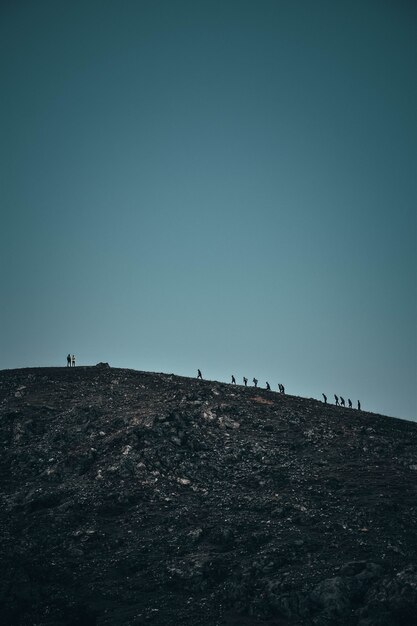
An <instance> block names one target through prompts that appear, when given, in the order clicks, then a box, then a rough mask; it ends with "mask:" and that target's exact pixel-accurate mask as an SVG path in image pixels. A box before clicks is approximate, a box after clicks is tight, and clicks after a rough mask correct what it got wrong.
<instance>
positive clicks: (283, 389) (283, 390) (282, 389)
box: [281, 385, 285, 393]
mask: <svg viewBox="0 0 417 626" xmlns="http://www.w3.org/2000/svg"><path fill="white" fill-rule="evenodd" d="M281 393H285V387H284V385H281Z"/></svg>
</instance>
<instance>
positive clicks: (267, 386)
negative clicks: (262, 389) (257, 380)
mask: <svg viewBox="0 0 417 626" xmlns="http://www.w3.org/2000/svg"><path fill="white" fill-rule="evenodd" d="M266 388H267V390H268V391H271V387H270V386H269V383H268V382H267V383H266Z"/></svg>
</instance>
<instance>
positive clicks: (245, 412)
mask: <svg viewBox="0 0 417 626" xmlns="http://www.w3.org/2000/svg"><path fill="white" fill-rule="evenodd" d="M0 445H1V459H0V473H1V474H0V476H1V494H0V495H1V507H0V520H1V521H0V523H1V535H0V554H1V569H0V580H1V584H0V601H1V608H0V621H1V623H2V624H5V625H10V626H12V625H21V626H23V625H27V626H35V625H36V626H52V625H54V626H58V625H68V626H69V625H74V626H77V625H78V626H81V625H82V626H92V625H97V626H128V625H142V624H151V625H161V626H162V625H164V626H165V625H166V626H168V625H169V626H172V625H173V624H174V625H175V624H178V625H184V626H200V625H201V626H203V625H204V626H215V625H218V626H232V625H234V626H238V625H239V626H244V625H247V626H249V625H250V626H261V625H263V626H278V625H279V626H285V625H293V624H294V625H295V624H306V625H313V624H315V625H332V624H340V625H344V626H348V625H360V626H383V625H385V626H396V625H401V624H404V625H407V626H410V624H414V623H416V621H415V620H416V617H415V616H416V614H417V568H416V566H415V564H416V556H417V524H416V521H417V498H416V495H417V494H416V491H417V489H416V478H417V424H416V423H413V422H407V421H403V420H399V419H394V418H390V417H384V416H381V415H375V414H371V413H366V412H359V411H357V410H352V409H345V408H341V407H335V406H331V405H324V404H322V403H321V402H318V401H316V400H313V399H310V400H309V399H304V398H298V397H294V396H290V395H282V394H279V393H275V392H270V391H265V390H261V389H254V388H253V387H248V388H244V387H239V386H231V385H227V384H223V383H218V382H212V381H197V380H195V379H189V378H182V377H178V376H174V375H166V374H152V373H146V372H137V371H132V370H126V369H113V368H110V367H108V366H106V365H105V364H101V365H99V366H96V367H76V368H68V369H67V368H33V369H21V370H6V371H2V372H0Z"/></svg>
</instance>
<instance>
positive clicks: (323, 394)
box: [321, 393, 327, 404]
mask: <svg viewBox="0 0 417 626" xmlns="http://www.w3.org/2000/svg"><path fill="white" fill-rule="evenodd" d="M321 395H322V396H323V400H324V404H327V396H326V394H325V393H322V394H321Z"/></svg>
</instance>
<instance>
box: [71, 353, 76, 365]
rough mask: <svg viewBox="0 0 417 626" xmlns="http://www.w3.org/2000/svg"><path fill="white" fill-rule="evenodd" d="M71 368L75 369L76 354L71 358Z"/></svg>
mask: <svg viewBox="0 0 417 626" xmlns="http://www.w3.org/2000/svg"><path fill="white" fill-rule="evenodd" d="M71 366H72V367H75V354H73V355H72V357H71Z"/></svg>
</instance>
